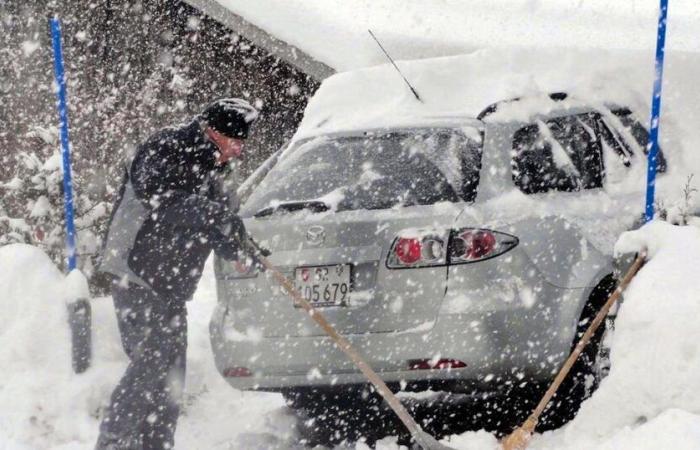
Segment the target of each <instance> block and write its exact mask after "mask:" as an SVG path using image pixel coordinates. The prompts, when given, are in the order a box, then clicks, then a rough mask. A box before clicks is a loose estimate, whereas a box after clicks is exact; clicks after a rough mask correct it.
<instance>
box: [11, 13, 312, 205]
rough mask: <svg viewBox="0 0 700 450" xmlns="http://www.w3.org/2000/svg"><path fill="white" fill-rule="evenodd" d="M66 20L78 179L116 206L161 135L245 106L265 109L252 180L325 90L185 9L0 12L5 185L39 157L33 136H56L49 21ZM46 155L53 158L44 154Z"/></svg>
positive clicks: (253, 145) (252, 145)
mask: <svg viewBox="0 0 700 450" xmlns="http://www.w3.org/2000/svg"><path fill="white" fill-rule="evenodd" d="M52 13H58V14H59V15H60V17H61V18H62V21H63V28H64V46H65V50H64V51H65V57H66V71H67V76H68V95H69V104H70V123H71V140H72V146H73V152H74V159H75V167H76V169H75V172H76V174H75V176H76V179H77V182H78V184H79V185H80V186H81V187H82V189H85V190H88V191H89V192H91V193H92V194H93V195H95V196H98V197H104V198H107V197H109V196H110V194H111V192H112V191H113V190H114V189H115V188H116V187H117V184H118V183H117V181H118V179H119V177H120V174H121V171H122V169H121V165H120V161H121V160H122V159H123V157H124V155H125V154H126V152H127V151H128V150H129V149H131V148H133V146H134V145H136V144H137V143H138V142H140V141H142V140H143V139H144V138H146V137H147V136H148V134H150V133H152V132H153V131H155V130H156V129H158V128H160V127H162V126H165V125H170V124H173V123H178V122H182V121H184V120H186V119H187V118H189V117H191V116H192V115H193V114H195V113H197V112H199V111H200V110H201V108H202V107H203V106H204V105H205V104H206V103H207V102H209V101H210V100H212V99H215V98H218V97H224V96H240V97H244V98H247V99H248V100H249V101H251V103H254V104H257V105H258V106H260V107H261V109H262V116H261V119H260V120H259V122H258V123H257V124H256V127H255V129H254V130H253V135H252V137H251V139H250V140H249V143H248V149H249V150H250V151H251V156H250V158H249V159H248V161H246V163H245V164H244V167H243V169H244V172H249V171H250V170H251V169H252V168H253V167H254V166H256V165H257V164H259V163H260V162H261V161H262V160H263V159H264V158H265V157H266V156H267V155H269V154H270V153H272V152H273V151H274V150H276V149H277V148H279V147H280V146H281V145H282V144H283V143H284V142H285V140H287V139H288V138H289V137H291V135H292V133H293V132H294V129H295V128H296V126H297V124H298V122H299V120H300V119H301V115H302V113H303V109H304V107H305V105H306V102H307V100H308V97H309V96H310V95H311V94H312V93H313V92H314V91H315V89H316V88H317V87H318V83H317V82H316V81H314V80H313V79H311V78H310V77H308V76H306V75H305V74H303V73H300V72H299V71H298V70H295V69H293V68H292V67H290V66H289V65H287V64H286V63H284V62H281V61H280V60H279V59H278V58H276V57H274V56H272V55H270V54H268V53H266V52H264V51H261V50H260V49H258V48H256V47H255V46H253V45H251V44H250V42H248V41H247V40H246V39H245V37H242V36H239V35H237V34H236V33H235V30H228V29H225V28H224V27H223V26H221V25H219V24H218V23H217V22H215V21H214V20H212V19H210V18H207V17H204V16H202V15H201V13H199V12H198V11H197V10H195V9H193V8H192V7H190V6H188V5H187V4H185V3H183V2H180V1H176V0H157V1H156V0H143V1H135V0H93V1H91V2H85V1H84V0H60V1H48V0H32V1H31V2H26V1H25V0H5V1H3V2H0V27H2V29H1V30H0V96H1V99H0V100H1V101H0V160H1V162H2V167H1V168H0V179H3V180H5V179H7V178H8V177H9V176H11V175H12V172H13V167H14V166H15V165H16V156H17V155H18V154H19V153H20V152H23V151H32V150H36V149H38V148H40V147H41V145H39V143H38V141H37V139H36V138H30V137H28V136H27V133H29V132H30V131H31V130H32V129H34V127H37V126H39V127H42V128H49V127H51V126H55V125H56V122H57V114H56V112H55V106H54V102H55V100H54V95H53V91H52V80H53V79H52V77H53V66H52V53H51V46H50V37H49V34H48V26H47V19H48V17H49V16H50V15H51V14H52ZM44 151H46V150H44Z"/></svg>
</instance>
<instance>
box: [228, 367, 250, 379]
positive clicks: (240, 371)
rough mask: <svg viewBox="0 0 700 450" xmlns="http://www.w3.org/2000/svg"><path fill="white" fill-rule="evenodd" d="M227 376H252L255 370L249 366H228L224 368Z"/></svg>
mask: <svg viewBox="0 0 700 450" xmlns="http://www.w3.org/2000/svg"><path fill="white" fill-rule="evenodd" d="M223 373H224V376H225V377H226V378H239V377H252V376H253V372H251V371H250V369H248V368H247V367H227V368H225V369H224V372H223Z"/></svg>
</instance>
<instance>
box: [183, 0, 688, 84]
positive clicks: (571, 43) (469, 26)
mask: <svg viewBox="0 0 700 450" xmlns="http://www.w3.org/2000/svg"><path fill="white" fill-rule="evenodd" d="M188 1H190V3H193V4H195V3H196V4H199V5H200V6H202V5H204V4H210V6H211V4H216V5H219V6H223V7H224V8H225V10H227V11H229V12H231V13H234V14H236V15H238V16H240V17H242V18H244V19H245V20H246V21H248V22H249V23H251V24H254V25H255V26H256V27H258V28H260V29H262V30H265V31H266V32H267V33H270V34H271V35H273V36H275V37H276V38H277V39H280V40H282V41H284V42H286V43H289V44H291V45H293V46H295V47H296V48H298V49H300V50H301V51H303V52H305V53H307V54H308V55H310V57H311V58H313V59H316V60H318V61H320V62H321V63H324V64H325V65H327V66H329V67H331V68H333V69H335V70H337V71H345V70H351V69H357V68H360V67H367V66H372V65H376V64H381V63H384V62H385V61H386V60H385V57H384V55H383V54H382V53H381V51H380V50H379V48H378V47H377V45H376V43H375V42H374V41H373V40H372V38H371V37H370V35H369V34H368V32H367V30H368V29H372V31H373V32H374V33H375V34H376V35H377V37H378V38H379V39H380V40H381V41H382V42H383V44H384V46H385V47H386V48H387V50H388V51H389V53H391V54H392V56H393V57H394V58H395V59H419V58H428V57H438V56H448V55H457V54H462V53H467V52H470V51H473V50H475V49H478V48H487V47H514V46H517V47H543V46H550V47H552V46H554V47H567V48H583V49H586V48H587V49H590V48H605V49H637V50H653V48H654V45H655V43H656V35H655V31H656V21H657V14H658V1H652V0H625V1H610V0H586V1H582V0H489V1H480V0H426V1H420V0H381V1H377V0H352V1H351V0H188ZM670 3H671V5H670V7H669V12H668V14H669V25H668V38H667V48H668V49H670V50H676V51H681V50H682V51H700V39H698V38H697V28H698V26H699V25H700V2H698V1H697V0H673V1H672V2H670ZM212 15H213V16H214V17H215V18H217V19H218V20H223V19H224V18H225V16H226V14H224V12H223V10H222V9H219V10H218V11H217V12H216V14H212Z"/></svg>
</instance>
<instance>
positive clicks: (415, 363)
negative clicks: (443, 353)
mask: <svg viewBox="0 0 700 450" xmlns="http://www.w3.org/2000/svg"><path fill="white" fill-rule="evenodd" d="M464 367H467V364H466V363H465V362H462V361H460V360H458V359H450V358H442V359H438V360H437V361H435V360H432V359H412V360H410V361H408V369H409V370H434V369H437V370H445V369H462V368H464Z"/></svg>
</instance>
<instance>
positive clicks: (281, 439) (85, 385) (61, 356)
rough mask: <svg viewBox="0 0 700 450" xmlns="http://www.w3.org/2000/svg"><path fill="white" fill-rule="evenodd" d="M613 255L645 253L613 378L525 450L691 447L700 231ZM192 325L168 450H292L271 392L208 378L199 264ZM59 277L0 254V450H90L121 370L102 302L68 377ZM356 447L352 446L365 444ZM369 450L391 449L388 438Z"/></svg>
mask: <svg viewBox="0 0 700 450" xmlns="http://www.w3.org/2000/svg"><path fill="white" fill-rule="evenodd" d="M617 247H618V250H620V251H623V250H624V251H629V250H638V249H641V248H647V249H648V250H649V256H650V261H649V263H648V264H647V265H646V266H645V267H644V268H643V269H642V270H641V271H640V273H639V275H638V276H637V278H636V279H635V280H634V281H633V282H632V284H631V285H630V287H629V289H628V291H627V296H626V300H625V302H624V304H623V306H622V308H621V309H620V312H619V318H618V321H617V326H616V332H615V334H614V336H613V340H612V354H611V358H612V369H611V372H610V375H609V376H608V377H607V378H606V379H605V380H604V381H603V383H602V384H601V386H600V388H599V390H598V391H597V392H596V393H595V395H594V396H593V397H592V398H590V399H589V400H588V401H587V402H585V403H584V405H583V406H582V409H581V411H580V413H579V415H578V416H577V417H576V419H575V420H574V421H573V422H571V423H570V424H569V425H567V426H566V427H564V428H563V429H561V430H557V431H553V432H549V433H546V434H544V435H541V436H536V437H535V439H534V441H533V443H532V447H531V448H533V449H571V450H574V449H630V450H631V449H635V450H639V449H659V448H673V449H700V327H698V326H697V323H696V320H697V317H700V301H698V295H699V294H698V293H699V292H700V279H698V277H697V276H696V272H697V267H699V266H700V228H697V227H692V226H689V227H677V226H672V225H669V224H668V223H665V222H654V223H652V224H650V225H648V226H646V227H644V228H642V229H641V230H638V231H633V232H629V233H626V234H624V235H623V236H622V238H621V239H620V240H619V241H618V244H617ZM205 273H206V274H205V276H204V278H203V280H202V282H201V283H200V286H199V289H198V291H197V293H196V295H195V298H194V300H193V301H192V302H191V303H190V304H189V305H188V311H189V320H190V336H189V359H188V369H187V370H188V374H187V377H188V379H187V388H186V401H185V407H184V412H183V415H182V417H181V420H180V425H179V428H178V434H177V444H176V448H178V449H275V448H277V449H289V448H301V447H300V446H299V444H297V442H298V436H297V434H296V431H295V420H296V419H295V417H294V416H293V415H292V413H291V412H290V411H289V410H288V409H287V408H286V407H285V406H284V403H283V401H282V398H281V396H279V395H277V394H268V393H253V392H240V391H236V390H234V389H232V388H230V387H229V386H228V385H227V384H226V383H225V382H224V381H223V379H221V377H220V376H219V375H218V374H217V373H216V371H215V368H214V364H213V360H212V353H211V349H210V347H209V340H208V334H207V333H208V327H207V323H208V320H209V315H210V313H211V310H212V308H213V306H214V303H215V301H216V300H215V289H214V282H213V271H212V269H211V266H210V265H208V266H207V270H206V272H205ZM65 284H66V283H65V281H64V277H63V275H61V273H60V272H59V271H58V270H57V269H56V268H55V267H54V266H53V264H52V263H51V262H50V260H49V259H48V258H47V257H46V255H44V254H43V253H42V252H41V251H40V250H38V249H36V248H33V247H30V246H26V245H20V244H16V245H11V246H6V247H2V248H0V291H2V292H3V295H2V297H0V310H2V311H3V314H2V316H0V367H2V371H0V449H3V450H19V449H21V450H26V449H63V450H67V449H75V450H78V449H90V448H92V446H93V445H94V441H95V439H96V436H97V427H98V415H99V411H100V408H101V407H103V406H104V404H105V402H106V401H107V398H108V396H109V393H110V391H111V389H112V387H113V386H114V385H115V384H116V382H117V379H118V378H119V376H120V375H121V373H122V371H123V370H124V368H125V365H126V358H125V356H124V355H123V353H122V351H121V348H120V344H119V337H118V332H117V329H116V322H115V318H114V312H113V308H112V305H111V301H110V299H109V298H99V299H95V300H93V302H92V306H93V314H94V326H93V329H94V333H95V334H94V344H95V348H94V362H93V366H92V368H91V369H89V370H88V371H87V372H86V373H85V374H83V375H74V374H73V373H72V372H71V368H70V358H69V335H68V327H67V324H66V313H65V304H64V301H65V295H67V294H66V289H65ZM447 443H448V444H449V445H451V446H453V447H455V448H458V449H465V450H466V449H496V448H498V442H497V441H496V439H495V438H494V437H492V436H491V435H489V434H488V433H486V432H483V431H481V432H469V433H465V434H462V435H460V436H452V437H451V438H449V439H448V440H447ZM364 448H366V446H365V445H364V444H357V449H364ZM378 448H381V449H385V450H393V449H397V448H398V446H397V444H396V443H395V439H392V438H391V437H390V438H387V439H385V440H383V441H381V442H380V444H379V446H378Z"/></svg>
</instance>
